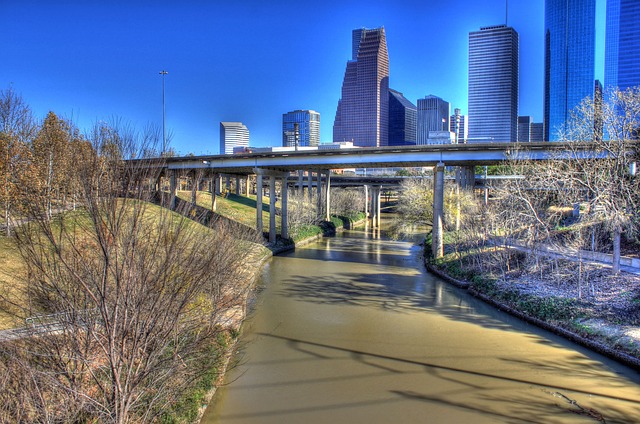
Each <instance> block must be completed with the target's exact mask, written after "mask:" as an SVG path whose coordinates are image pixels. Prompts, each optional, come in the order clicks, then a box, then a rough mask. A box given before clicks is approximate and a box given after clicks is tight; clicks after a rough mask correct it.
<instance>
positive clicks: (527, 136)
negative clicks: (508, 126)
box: [517, 116, 533, 143]
mask: <svg viewBox="0 0 640 424" xmlns="http://www.w3.org/2000/svg"><path fill="white" fill-rule="evenodd" d="M532 124H533V117H532V116H518V140H517V141H519V142H521V143H528V142H529V141H531V130H532V128H531V125H532Z"/></svg>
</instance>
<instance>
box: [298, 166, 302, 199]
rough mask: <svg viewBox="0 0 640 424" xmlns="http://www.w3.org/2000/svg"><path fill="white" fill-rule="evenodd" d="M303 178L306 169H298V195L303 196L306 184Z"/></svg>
mask: <svg viewBox="0 0 640 424" xmlns="http://www.w3.org/2000/svg"><path fill="white" fill-rule="evenodd" d="M303 178H304V171H303V170H302V169H301V170H299V171H298V192H297V193H298V196H302V195H303V194H304V186H303V185H302V180H303Z"/></svg>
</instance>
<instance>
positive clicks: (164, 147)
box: [160, 70, 169, 156]
mask: <svg viewBox="0 0 640 424" xmlns="http://www.w3.org/2000/svg"><path fill="white" fill-rule="evenodd" d="M168 73H169V72H167V71H165V70H162V71H160V75H162V155H161V156H164V155H165V153H166V152H167V135H166V134H167V133H166V129H165V121H166V112H165V107H164V76H165V75H167V74H168Z"/></svg>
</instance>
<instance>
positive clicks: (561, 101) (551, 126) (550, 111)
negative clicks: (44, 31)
mask: <svg viewBox="0 0 640 424" xmlns="http://www.w3.org/2000/svg"><path fill="white" fill-rule="evenodd" d="M636 25H637V22H636ZM595 34H596V0H580V1H575V0H546V1H545V8H544V37H545V39H544V40H545V41H544V43H545V45H544V66H545V67H544V131H545V137H544V138H545V140H548V141H557V140H559V138H560V135H561V134H562V133H563V132H564V130H565V128H566V123H567V121H568V120H569V118H570V117H571V112H572V111H573V110H574V109H575V107H576V106H578V105H579V104H580V102H581V101H582V100H583V99H584V98H585V97H587V96H589V97H591V98H593V81H594V79H595V70H594V68H595V39H596V36H595Z"/></svg>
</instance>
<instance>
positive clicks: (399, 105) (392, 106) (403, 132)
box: [389, 89, 417, 146]
mask: <svg viewBox="0 0 640 424" xmlns="http://www.w3.org/2000/svg"><path fill="white" fill-rule="evenodd" d="M416 119H417V111H416V106H415V105H414V104H413V103H411V102H410V101H409V100H407V99H406V98H405V97H404V96H403V95H402V93H400V92H398V91H396V90H391V89H389V146H404V145H413V144H416Z"/></svg>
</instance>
